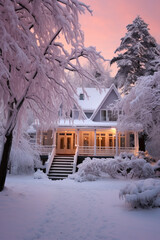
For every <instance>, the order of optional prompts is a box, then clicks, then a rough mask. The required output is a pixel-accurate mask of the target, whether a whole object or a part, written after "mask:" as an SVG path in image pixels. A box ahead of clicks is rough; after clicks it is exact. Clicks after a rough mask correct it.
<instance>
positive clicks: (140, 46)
mask: <svg viewBox="0 0 160 240" xmlns="http://www.w3.org/2000/svg"><path fill="white" fill-rule="evenodd" d="M117 52H119V54H118V55H117V56H116V57H114V58H113V59H112V60H111V64H113V63H115V62H116V63H117V66H118V72H117V74H116V77H115V83H116V85H117V86H118V87H119V88H120V89H121V90H122V91H123V92H124V93H127V92H129V91H130V89H131V87H132V86H133V85H134V84H135V82H136V81H137V79H138V77H140V76H144V75H153V74H154V72H155V71H157V70H158V67H159V61H158V59H159V58H160V48H159V45H158V44H157V43H156V40H155V39H154V38H153V37H152V36H151V35H150V33H149V28H148V24H146V23H145V22H144V21H143V20H142V18H141V17H140V16H138V17H136V18H135V20H134V21H133V23H132V24H129V25H127V33H126V35H125V37H123V38H122V39H121V44H120V46H119V47H118V48H117V49H116V51H115V53H117Z"/></svg>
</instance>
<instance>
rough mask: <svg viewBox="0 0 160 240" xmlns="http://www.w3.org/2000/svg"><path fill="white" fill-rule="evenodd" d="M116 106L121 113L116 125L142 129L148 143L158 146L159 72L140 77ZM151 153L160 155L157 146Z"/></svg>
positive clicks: (159, 139) (159, 113) (125, 128)
mask: <svg viewBox="0 0 160 240" xmlns="http://www.w3.org/2000/svg"><path fill="white" fill-rule="evenodd" d="M118 108H120V109H122V112H123V113H124V114H123V115H121V116H119V120H118V127H119V129H120V130H122V131H125V130H128V129H133V130H135V131H138V130H144V131H145V133H146V134H147V136H148V141H149V145H152V143H153V141H154V145H155V146H156V145H157V146H158V145H159V142H160V72H156V73H155V74H154V75H153V76H152V75H150V76H144V77H141V78H140V79H139V80H138V81H137V83H136V85H135V86H134V87H133V88H132V89H131V91H130V92H129V94H128V95H126V96H125V97H124V98H122V99H121V100H120V102H119V103H118ZM152 154H153V155H154V156H156V157H158V156H159V157H160V151H159V148H158V147H157V149H155V152H154V153H153V152H152Z"/></svg>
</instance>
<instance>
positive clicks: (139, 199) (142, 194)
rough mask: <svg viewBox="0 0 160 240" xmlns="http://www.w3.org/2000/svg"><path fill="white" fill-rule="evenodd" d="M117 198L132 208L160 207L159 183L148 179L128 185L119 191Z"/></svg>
mask: <svg viewBox="0 0 160 240" xmlns="http://www.w3.org/2000/svg"><path fill="white" fill-rule="evenodd" d="M119 196H120V198H125V201H126V202H127V203H128V204H129V205H130V206H131V207H133V208H138V207H141V208H148V207H160V181H159V180H158V179H151V178H150V179H146V180H139V181H138V182H137V181H136V182H133V183H130V184H128V185H126V186H125V187H124V188H123V189H121V190H120V194H119Z"/></svg>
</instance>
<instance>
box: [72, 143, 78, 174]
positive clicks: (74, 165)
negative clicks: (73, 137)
mask: <svg viewBox="0 0 160 240" xmlns="http://www.w3.org/2000/svg"><path fill="white" fill-rule="evenodd" d="M78 153H79V146H78V145H77V146H76V151H75V155H74V162H73V173H75V172H76V166H77V158H78Z"/></svg>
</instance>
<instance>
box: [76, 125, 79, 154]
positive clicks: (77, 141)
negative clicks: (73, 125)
mask: <svg viewBox="0 0 160 240" xmlns="http://www.w3.org/2000/svg"><path fill="white" fill-rule="evenodd" d="M76 132H77V149H79V129H77V131H76ZM77 154H78V150H77Z"/></svg>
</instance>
